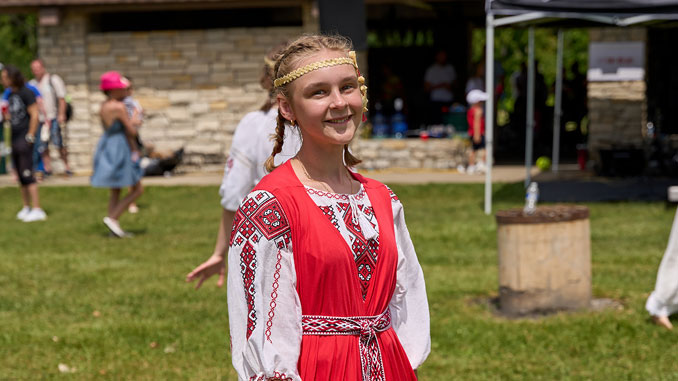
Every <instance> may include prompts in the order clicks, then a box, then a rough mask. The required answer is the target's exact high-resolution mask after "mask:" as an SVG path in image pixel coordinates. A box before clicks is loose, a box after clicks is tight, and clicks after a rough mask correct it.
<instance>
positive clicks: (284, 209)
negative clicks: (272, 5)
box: [228, 36, 430, 381]
mask: <svg viewBox="0 0 678 381" xmlns="http://www.w3.org/2000/svg"><path fill="white" fill-rule="evenodd" d="M350 48H351V46H350V42H349V41H348V40H346V39H345V38H343V37H336V36H303V37H300V38H299V39H297V40H296V41H294V42H292V43H291V44H289V45H288V46H287V48H286V49H285V50H284V51H283V52H282V53H281V54H280V56H279V57H277V60H276V65H275V69H274V72H275V78H276V80H275V81H274V85H275V88H276V91H277V101H278V119H277V128H276V135H275V146H274V149H273V153H272V155H271V157H270V158H269V160H268V161H267V165H266V166H267V168H268V169H269V170H270V171H272V172H271V173H270V174H268V175H267V176H265V177H264V178H263V179H262V180H261V182H260V183H259V184H258V185H257V187H256V188H255V189H254V191H252V193H250V194H249V196H248V197H247V198H246V199H245V200H244V201H243V203H242V204H241V205H240V208H239V209H238V211H237V213H236V217H235V219H234V222H233V230H232V232H231V238H230V252H229V255H228V261H229V265H228V310H229V323H230V333H231V345H232V351H231V356H232V360H233V365H234V367H235V369H236V371H237V372H238V374H239V377H240V379H244V380H302V379H303V380H304V381H309V380H355V381H358V380H362V381H382V380H383V381H386V380H415V379H416V375H415V372H414V369H416V368H417V367H419V366H420V365H421V364H422V363H423V362H424V360H425V359H426V357H427V356H428V353H429V351H430V335H429V325H430V322H429V312H428V302H427V299H426V288H425V285H424V277H423V272H422V269H421V266H420V265H419V262H418V260H417V256H416V253H415V251H414V247H413V245H412V241H411V239H410V237H409V233H408V231H407V226H406V225H405V218H404V215H403V208H402V204H401V203H400V201H399V200H398V197H397V196H396V195H395V194H394V193H393V192H392V191H391V190H390V189H389V188H387V187H386V186H385V185H383V184H381V183H379V182H377V181H374V180H371V179H367V178H365V177H363V176H361V175H359V174H357V173H355V172H353V171H352V170H351V169H350V168H351V167H352V166H354V165H356V164H358V163H359V162H360V161H359V160H358V159H357V158H356V157H354V156H353V155H352V154H351V153H350V152H349V150H348V144H349V143H350V142H351V140H352V139H353V137H354V136H355V133H356V130H357V128H358V126H359V125H360V123H361V121H362V118H363V113H364V112H365V111H366V110H367V98H366V92H367V88H366V87H365V86H364V81H365V79H364V78H363V77H362V76H361V75H360V72H359V70H358V65H357V62H356V59H355V54H354V53H353V52H351V51H350ZM286 126H290V127H292V126H295V127H296V128H298V130H299V132H300V133H301V136H302V145H301V148H300V149H299V152H298V154H297V155H296V156H295V157H294V158H293V159H291V160H289V161H287V162H286V163H284V164H282V165H281V166H279V167H277V168H276V167H275V166H274V163H273V159H274V158H275V156H276V155H277V154H278V153H279V152H280V151H281V149H282V145H283V139H284V132H285V128H286Z"/></svg>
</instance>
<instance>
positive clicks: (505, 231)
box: [496, 205, 591, 315]
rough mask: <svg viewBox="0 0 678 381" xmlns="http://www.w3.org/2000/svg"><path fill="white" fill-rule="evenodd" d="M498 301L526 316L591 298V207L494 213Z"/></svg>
mask: <svg viewBox="0 0 678 381" xmlns="http://www.w3.org/2000/svg"><path fill="white" fill-rule="evenodd" d="M496 218H497V225H498V228H497V246H498V251H499V302H500V308H501V311H502V312H503V313H506V314H509V315H525V314H530V313H535V312H548V311H555V310H563V309H579V308H587V307H589V304H590V302H591V238H590V235H591V234H590V228H589V210H588V208H586V207H583V206H567V205H554V206H544V207H539V208H537V211H536V212H535V214H533V215H529V216H528V215H523V212H522V210H518V209H512V210H506V211H500V212H498V213H497V216H496Z"/></svg>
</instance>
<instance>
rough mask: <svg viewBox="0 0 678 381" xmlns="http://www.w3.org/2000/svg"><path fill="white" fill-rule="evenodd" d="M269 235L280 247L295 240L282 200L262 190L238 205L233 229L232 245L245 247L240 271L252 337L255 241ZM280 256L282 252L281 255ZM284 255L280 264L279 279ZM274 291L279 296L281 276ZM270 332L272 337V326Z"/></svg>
mask: <svg viewBox="0 0 678 381" xmlns="http://www.w3.org/2000/svg"><path fill="white" fill-rule="evenodd" d="M261 237H265V238H266V239H268V240H270V241H273V242H274V244H275V245H276V247H277V248H278V250H281V249H284V248H286V247H287V246H288V245H289V244H290V242H291V239H292V237H291V232H290V226H289V222H288V221H287V217H286V216H285V213H284V212H283V210H282V207H281V205H280V203H279V202H278V201H277V200H276V199H275V197H274V196H273V195H272V194H271V193H269V192H258V193H257V194H255V195H252V197H248V198H247V199H246V200H245V201H244V202H243V203H242V204H241V205H240V208H238V211H237V212H236V214H235V217H234V219H233V230H231V239H230V244H231V246H241V245H244V246H242V249H241V251H240V273H241V275H242V282H243V287H244V289H245V299H246V302H247V335H246V337H247V338H248V339H249V337H250V336H251V335H252V332H254V330H255V328H256V326H257V311H256V309H255V284H254V280H255V276H256V271H257V253H256V249H255V248H254V246H253V245H252V243H257V242H259V240H260V239H261ZM279 255H280V254H279ZM279 266H280V258H278V264H277V265H276V273H277V275H278V278H279V277H280V274H279ZM274 280H275V281H276V282H275V283H274V287H275V289H274V292H273V293H272V295H276V296H277V279H274ZM274 308H275V300H273V301H272V304H271V311H270V312H269V321H268V322H267V323H268V324H272V319H273V315H274V314H275V312H274V311H273V309H274ZM268 328H269V329H268V330H267V331H268V332H267V334H268V335H269V337H270V327H268Z"/></svg>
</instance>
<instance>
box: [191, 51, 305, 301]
mask: <svg viewBox="0 0 678 381" xmlns="http://www.w3.org/2000/svg"><path fill="white" fill-rule="evenodd" d="M286 46H287V44H282V45H279V46H276V47H274V48H273V49H271V50H270V51H269V52H268V55H267V56H266V57H264V67H263V70H262V75H261V79H260V81H259V82H260V84H261V87H263V89H264V90H266V91H267V92H268V95H269V96H268V98H267V99H266V102H265V103H264V104H263V105H262V107H261V108H260V109H259V110H257V111H253V112H250V113H248V114H247V115H245V116H244V117H243V118H242V120H241V121H240V123H238V126H237V127H236V129H235V134H234V136H233V143H232V144H231V152H230V154H229V155H228V159H227V160H226V166H225V167H224V177H223V180H222V182H221V186H220V187H219V195H220V196H221V206H222V214H221V222H220V224H219V230H218V232H217V242H216V244H215V246H214V252H213V253H212V255H211V256H210V258H209V259H207V261H205V262H203V263H202V264H200V265H199V266H198V267H196V268H195V269H194V270H193V271H191V272H190V273H189V274H188V275H187V276H186V281H188V282H191V281H193V280H194V279H198V283H197V285H196V289H197V288H200V286H201V285H202V284H203V282H204V281H205V280H207V279H208V278H209V277H211V276H212V275H215V274H219V279H218V281H217V286H219V287H221V286H223V284H224V280H225V276H226V260H225V258H226V251H227V250H228V240H227V237H228V235H229V234H230V232H231V228H232V226H233V217H235V212H236V210H238V206H240V203H241V202H242V200H244V199H245V197H247V195H248V194H249V193H250V192H251V191H252V189H254V187H255V186H256V185H257V183H258V182H259V180H261V179H262V178H263V177H264V176H265V175H266V173H267V172H266V168H265V166H264V164H265V163H266V160H267V159H268V158H269V156H271V151H273V141H272V140H271V136H272V135H274V134H275V128H276V118H277V116H278V105H277V102H276V97H275V92H274V88H273V65H274V64H275V61H274V60H275V57H276V56H277V55H278V54H279V53H280V52H281V51H282V50H283V49H284V48H285V47H286ZM284 139H285V144H284V147H283V150H282V152H280V153H279V154H278V155H277V156H276V158H275V163H276V164H277V165H279V164H282V163H283V162H285V161H287V160H289V159H290V158H292V156H294V155H295V154H296V153H297V151H299V147H300V146H301V141H300V136H299V133H298V132H297V131H296V130H294V129H291V128H289V127H288V128H286V131H285V138H284Z"/></svg>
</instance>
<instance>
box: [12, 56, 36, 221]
mask: <svg viewBox="0 0 678 381" xmlns="http://www.w3.org/2000/svg"><path fill="white" fill-rule="evenodd" d="M2 83H3V85H4V86H5V87H6V88H10V89H11V92H10V94H9V97H8V99H7V103H8V105H7V106H8V107H7V115H5V118H6V119H7V120H9V121H10V125H11V128H12V162H13V163H14V168H15V170H16V173H17V176H18V178H19V189H20V190H21V200H22V202H23V208H22V209H21V210H20V211H19V213H17V215H16V217H17V218H18V219H20V220H22V221H24V222H33V221H44V220H46V219H47V214H46V213H45V211H44V210H42V208H41V207H40V195H39V192H38V184H37V182H36V181H35V177H34V176H33V144H34V143H35V134H36V132H37V130H38V106H37V103H36V102H35V95H34V94H33V92H32V91H31V90H29V89H28V88H26V85H25V80H24V76H23V75H22V74H21V71H19V69H17V68H16V67H14V66H12V65H7V66H5V67H4V68H3V69H2Z"/></svg>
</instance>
